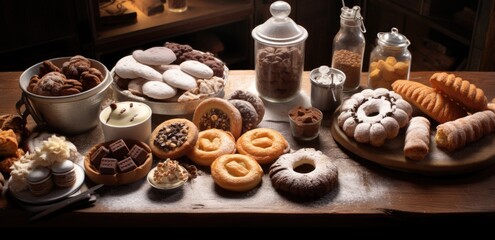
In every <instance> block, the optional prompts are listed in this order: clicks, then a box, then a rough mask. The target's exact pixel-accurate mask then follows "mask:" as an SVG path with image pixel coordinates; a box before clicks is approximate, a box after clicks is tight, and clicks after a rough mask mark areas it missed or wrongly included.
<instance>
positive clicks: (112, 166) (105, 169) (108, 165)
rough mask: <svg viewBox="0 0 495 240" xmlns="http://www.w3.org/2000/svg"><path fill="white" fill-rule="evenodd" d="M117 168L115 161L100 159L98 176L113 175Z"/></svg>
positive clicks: (113, 159) (112, 159)
mask: <svg viewBox="0 0 495 240" xmlns="http://www.w3.org/2000/svg"><path fill="white" fill-rule="evenodd" d="M116 168H117V159H115V158H102V159H101V163H100V174H115V173H116V171H115V170H116Z"/></svg>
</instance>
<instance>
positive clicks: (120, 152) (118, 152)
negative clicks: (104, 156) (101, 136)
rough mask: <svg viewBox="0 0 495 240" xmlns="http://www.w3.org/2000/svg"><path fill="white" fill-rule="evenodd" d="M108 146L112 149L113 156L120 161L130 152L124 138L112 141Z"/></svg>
mask: <svg viewBox="0 0 495 240" xmlns="http://www.w3.org/2000/svg"><path fill="white" fill-rule="evenodd" d="M108 147H109V148H110V151H112V154H113V156H114V157H115V158H116V159H117V160H119V161H121V160H122V159H124V158H125V157H126V156H127V154H128V153H129V148H127V145H126V144H125V142H124V140H122V139H119V140H117V141H115V142H113V143H111V144H110V145H108Z"/></svg>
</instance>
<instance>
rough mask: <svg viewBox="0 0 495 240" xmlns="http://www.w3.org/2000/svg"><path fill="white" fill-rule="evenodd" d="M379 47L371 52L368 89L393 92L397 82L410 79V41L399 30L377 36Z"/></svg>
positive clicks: (393, 29)
mask: <svg viewBox="0 0 495 240" xmlns="http://www.w3.org/2000/svg"><path fill="white" fill-rule="evenodd" d="M377 36H378V37H377V41H376V42H377V46H376V47H375V48H374V49H373V51H371V54H370V66H369V74H368V87H369V88H371V89H376V88H386V89H388V90H392V83H393V82H395V80H398V79H402V80H407V79H409V73H410V71H411V58H412V57H411V53H410V52H409V50H408V49H407V47H408V46H409V45H410V44H411V42H409V40H408V39H407V38H406V37H405V36H404V35H402V34H400V33H399V30H397V28H392V30H391V31H390V32H380V33H378V34H377Z"/></svg>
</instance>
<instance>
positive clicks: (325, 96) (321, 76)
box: [309, 66, 346, 112]
mask: <svg viewBox="0 0 495 240" xmlns="http://www.w3.org/2000/svg"><path fill="white" fill-rule="evenodd" d="M309 78H310V79H311V105H312V106H313V107H315V108H318V109H320V110H321V111H329V112H333V111H335V109H337V108H338V107H339V106H340V104H341V103H342V92H343V90H344V82H345V79H346V76H345V74H344V72H342V71H340V70H338V69H336V68H329V67H328V66H321V67H319V68H315V69H313V70H312V71H311V72H310V73H309Z"/></svg>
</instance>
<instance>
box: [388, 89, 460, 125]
mask: <svg viewBox="0 0 495 240" xmlns="http://www.w3.org/2000/svg"><path fill="white" fill-rule="evenodd" d="M392 88H393V89H394V91H395V92H396V93H398V94H399V95H401V96H402V97H403V98H404V99H405V100H406V101H408V102H409V103H411V104H413V105H414V106H416V107H417V108H418V109H419V110H421V111H422V112H423V113H425V114H427V115H428V116H430V117H431V118H433V119H434V120H435V121H437V122H439V123H445V122H448V121H453V120H455V119H458V118H460V117H464V116H466V114H467V113H466V111H465V110H464V109H462V108H461V107H460V106H458V105H457V104H455V103H454V102H452V101H451V100H450V99H448V98H446V97H445V96H443V95H442V94H441V93H440V92H438V91H436V90H435V89H433V88H431V87H428V86H426V85H424V84H421V83H418V82H414V81H409V80H397V81H395V82H394V83H392Z"/></svg>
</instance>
